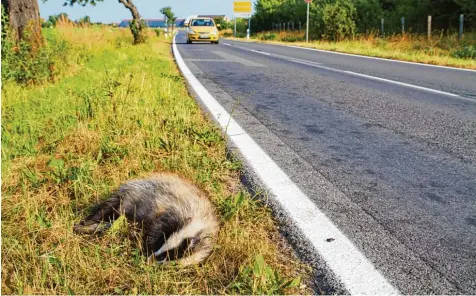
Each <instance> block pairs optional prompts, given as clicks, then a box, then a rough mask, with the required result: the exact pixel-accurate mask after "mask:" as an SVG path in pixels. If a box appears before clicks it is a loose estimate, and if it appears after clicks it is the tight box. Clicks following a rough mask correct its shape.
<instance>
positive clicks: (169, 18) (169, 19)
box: [160, 6, 177, 30]
mask: <svg viewBox="0 0 476 296" xmlns="http://www.w3.org/2000/svg"><path fill="white" fill-rule="evenodd" d="M160 13H162V14H163V15H164V18H165V23H166V24H167V26H170V25H172V30H173V29H174V24H175V20H176V19H177V17H176V16H175V13H173V12H172V7H170V6H165V7H162V8H161V9H160Z"/></svg>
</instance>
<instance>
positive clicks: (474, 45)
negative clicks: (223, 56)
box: [252, 31, 476, 69]
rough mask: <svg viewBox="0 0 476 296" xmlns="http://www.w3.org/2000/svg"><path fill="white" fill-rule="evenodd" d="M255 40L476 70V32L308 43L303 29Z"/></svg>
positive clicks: (314, 41) (255, 39) (372, 36)
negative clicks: (466, 53) (467, 50)
mask: <svg viewBox="0 0 476 296" xmlns="http://www.w3.org/2000/svg"><path fill="white" fill-rule="evenodd" d="M252 41H255V42H256V41H259V42H264V43H271V44H289V43H292V44H293V45H295V46H302V47H308V48H316V49H323V50H330V51H337V52H344V53H351V54H357V55H365V56H372V57H380V58H387V59H395V60H402V61H410V62H416V63H425V64H432V65H442V66H451V67H458V68H466V69H476V33H467V34H466V35H465V36H464V39H463V40H462V41H458V36H457V34H449V35H442V34H441V35H438V34H433V36H432V38H431V40H428V38H427V37H426V35H419V34H408V33H407V34H404V35H401V34H398V35H392V36H389V37H386V38H380V37H378V35H377V34H375V33H374V34H369V35H368V36H357V37H355V38H354V39H352V40H342V41H339V42H330V41H325V40H313V41H311V42H309V43H306V42H305V35H304V33H303V32H301V33H300V32H297V31H295V32H291V31H282V32H263V33H258V34H257V35H255V36H253V38H252ZM465 47H466V48H467V47H471V49H472V50H473V51H474V55H473V58H459V57H458V56H459V55H458V51H462V50H464V49H465Z"/></svg>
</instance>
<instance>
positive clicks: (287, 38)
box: [281, 35, 304, 42]
mask: <svg viewBox="0 0 476 296" xmlns="http://www.w3.org/2000/svg"><path fill="white" fill-rule="evenodd" d="M281 41H284V42H298V41H304V37H302V36H293V35H291V36H284V37H283V38H281Z"/></svg>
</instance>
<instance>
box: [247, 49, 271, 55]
mask: <svg viewBox="0 0 476 296" xmlns="http://www.w3.org/2000/svg"><path fill="white" fill-rule="evenodd" d="M250 50H251V51H252V52H256V53H259V54H264V55H267V56H270V55H271V54H270V53H267V52H264V51H259V50H254V49H250Z"/></svg>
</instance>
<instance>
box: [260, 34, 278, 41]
mask: <svg viewBox="0 0 476 296" xmlns="http://www.w3.org/2000/svg"><path fill="white" fill-rule="evenodd" d="M261 39H262V40H276V34H275V33H267V34H264V35H263V36H261Z"/></svg>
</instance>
